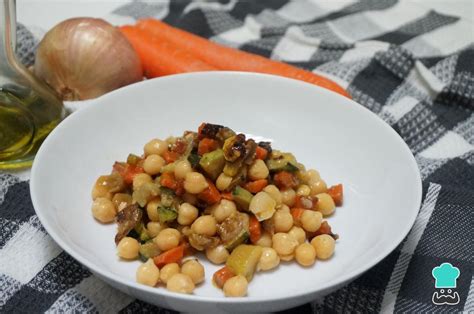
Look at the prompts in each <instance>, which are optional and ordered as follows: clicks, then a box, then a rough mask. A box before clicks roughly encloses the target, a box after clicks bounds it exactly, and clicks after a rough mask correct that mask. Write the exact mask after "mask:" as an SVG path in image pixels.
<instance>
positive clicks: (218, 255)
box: [206, 244, 230, 265]
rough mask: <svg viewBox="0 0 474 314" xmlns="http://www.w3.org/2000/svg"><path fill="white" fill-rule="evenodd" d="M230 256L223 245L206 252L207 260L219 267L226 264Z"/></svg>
mask: <svg viewBox="0 0 474 314" xmlns="http://www.w3.org/2000/svg"><path fill="white" fill-rule="evenodd" d="M229 255H230V254H229V251H227V249H226V248H225V246H223V245H222V244H221V245H218V246H216V247H213V248H208V249H207V250H206V257H207V259H208V260H209V261H211V263H213V264H217V265H219V264H224V263H225V262H226V261H227V258H228V257H229Z"/></svg>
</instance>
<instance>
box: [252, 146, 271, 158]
mask: <svg viewBox="0 0 474 314" xmlns="http://www.w3.org/2000/svg"><path fill="white" fill-rule="evenodd" d="M267 155H268V151H267V150H266V149H265V148H263V147H260V146H257V149H256V150H255V158H257V159H261V160H265V159H267Z"/></svg>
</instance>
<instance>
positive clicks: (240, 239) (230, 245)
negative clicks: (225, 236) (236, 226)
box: [224, 229, 250, 252]
mask: <svg viewBox="0 0 474 314" xmlns="http://www.w3.org/2000/svg"><path fill="white" fill-rule="evenodd" d="M249 237H250V235H249V233H248V232H247V230H245V229H242V230H241V231H240V233H239V235H238V236H237V237H235V238H234V239H232V240H231V241H229V242H227V243H225V244H224V246H225V248H226V249H227V250H228V251H229V252H232V250H234V249H235V248H236V247H237V246H239V245H240V244H243V243H245V242H247V240H248V239H249Z"/></svg>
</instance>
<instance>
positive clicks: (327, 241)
mask: <svg viewBox="0 0 474 314" xmlns="http://www.w3.org/2000/svg"><path fill="white" fill-rule="evenodd" d="M311 245H312V246H313V247H314V249H315V250H316V256H317V257H318V259H322V260H324V259H328V258H330V257H331V256H332V255H333V254H334V248H335V246H336V240H334V239H333V237H331V236H330V235H328V234H322V235H318V236H316V237H314V238H313V240H311Z"/></svg>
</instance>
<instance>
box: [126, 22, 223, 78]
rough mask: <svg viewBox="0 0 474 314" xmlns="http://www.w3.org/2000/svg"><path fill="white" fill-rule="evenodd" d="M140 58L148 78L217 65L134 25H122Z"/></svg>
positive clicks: (206, 68)
mask: <svg viewBox="0 0 474 314" xmlns="http://www.w3.org/2000/svg"><path fill="white" fill-rule="evenodd" d="M120 31H121V32H122V34H124V35H125V37H127V39H128V41H129V42H130V43H131V45H132V46H133V48H134V49H135V51H136V52H137V54H138V56H139V57H140V60H141V61H142V66H143V70H144V73H145V76H146V77H148V78H152V77H158V76H163V75H171V74H178V73H185V72H199V71H214V70H217V68H216V67H214V66H212V65H209V64H207V63H205V62H203V61H201V60H200V59H199V58H197V57H196V56H194V55H192V54H190V53H189V52H187V51H186V50H184V49H181V48H178V47H176V46H175V45H173V44H172V43H170V42H165V41H156V40H153V38H152V36H150V35H149V34H147V33H146V32H145V31H143V30H141V29H139V28H137V27H134V26H122V27H120Z"/></svg>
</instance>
